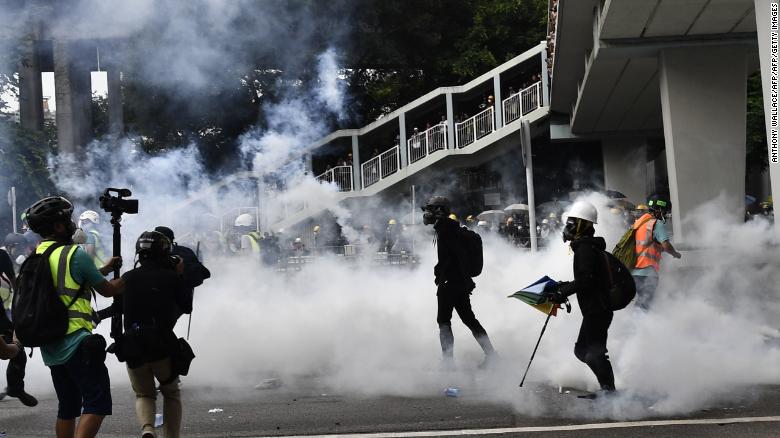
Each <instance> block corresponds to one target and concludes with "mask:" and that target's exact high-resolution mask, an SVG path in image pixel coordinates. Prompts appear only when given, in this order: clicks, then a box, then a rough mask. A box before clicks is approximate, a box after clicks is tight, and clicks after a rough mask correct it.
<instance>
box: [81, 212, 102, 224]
mask: <svg viewBox="0 0 780 438" xmlns="http://www.w3.org/2000/svg"><path fill="white" fill-rule="evenodd" d="M79 221H90V222H92V223H93V224H99V223H100V215H99V214H98V213H97V212H96V211H93V210H87V211H85V212H84V213H81V216H79Z"/></svg>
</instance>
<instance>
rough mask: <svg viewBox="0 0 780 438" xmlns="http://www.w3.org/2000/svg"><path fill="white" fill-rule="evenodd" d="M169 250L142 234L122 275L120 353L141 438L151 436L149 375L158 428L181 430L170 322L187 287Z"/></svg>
mask: <svg viewBox="0 0 780 438" xmlns="http://www.w3.org/2000/svg"><path fill="white" fill-rule="evenodd" d="M158 228H163V229H166V230H168V231H170V229H167V228H166V227H158ZM172 249H173V244H172V243H171V241H170V240H169V239H168V237H166V236H165V234H163V233H162V232H159V231H147V232H144V233H142V234H141V236H140V237H139V238H138V241H137V242H136V245H135V251H136V255H137V257H138V264H139V265H140V266H138V267H136V268H135V269H133V270H131V271H128V272H126V273H125V274H124V275H122V279H123V280H124V283H125V293H124V300H123V305H124V307H123V310H124V312H123V313H124V330H125V334H124V337H123V341H124V343H123V353H124V356H125V360H126V361H127V374H128V376H129V377H130V384H131V385H132V387H133V391H134V392H135V397H136V399H135V410H136V415H137V417H138V423H139V424H140V426H141V436H142V437H144V438H154V436H155V433H154V420H155V414H156V412H157V409H156V400H157V389H158V388H157V385H156V384H155V379H156V381H157V382H159V391H160V392H161V393H162V395H163V418H164V419H165V421H164V423H163V433H164V435H165V436H166V437H173V438H177V437H179V436H180V433H181V418H182V403H181V393H180V390H179V376H178V374H177V369H176V367H175V363H174V362H175V361H174V360H173V358H174V357H175V356H176V354H175V352H176V351H177V347H178V340H177V338H176V335H175V334H174V332H173V327H174V326H175V325H176V320H177V319H178V318H179V316H180V315H181V313H180V309H186V308H188V307H190V308H191V306H192V295H191V291H192V288H191V287H190V284H188V282H187V280H186V262H185V261H184V260H183V259H182V258H179V257H172ZM204 269H205V268H204Z"/></svg>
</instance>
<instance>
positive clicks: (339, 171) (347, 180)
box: [317, 166, 352, 192]
mask: <svg viewBox="0 0 780 438" xmlns="http://www.w3.org/2000/svg"><path fill="white" fill-rule="evenodd" d="M317 181H319V182H328V183H335V184H336V187H338V188H339V191H340V192H351V191H352V166H336V167H334V168H333V169H330V170H328V171H326V172H325V173H323V174H322V175H320V176H318V177H317Z"/></svg>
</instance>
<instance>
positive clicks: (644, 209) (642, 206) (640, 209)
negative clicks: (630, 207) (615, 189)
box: [636, 204, 649, 211]
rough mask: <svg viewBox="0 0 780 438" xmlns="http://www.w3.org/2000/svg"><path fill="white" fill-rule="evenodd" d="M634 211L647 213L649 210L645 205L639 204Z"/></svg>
mask: <svg viewBox="0 0 780 438" xmlns="http://www.w3.org/2000/svg"><path fill="white" fill-rule="evenodd" d="M636 209H637V210H639V211H647V210H649V209H648V208H647V205H645V204H639V205H637V206H636Z"/></svg>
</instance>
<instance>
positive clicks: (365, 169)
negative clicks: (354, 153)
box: [360, 145, 401, 188]
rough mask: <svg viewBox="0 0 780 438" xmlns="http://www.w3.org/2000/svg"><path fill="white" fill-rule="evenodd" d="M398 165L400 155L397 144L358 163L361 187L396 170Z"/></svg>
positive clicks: (399, 164) (399, 165) (399, 163)
mask: <svg viewBox="0 0 780 438" xmlns="http://www.w3.org/2000/svg"><path fill="white" fill-rule="evenodd" d="M400 167H401V155H400V154H399V153H398V146H397V145H396V146H395V147H392V148H390V149H388V150H386V151H384V152H382V154H380V155H379V156H377V157H374V158H372V159H370V160H368V161H366V162H365V163H363V164H361V165H360V173H361V174H362V176H363V188H366V187H368V186H370V185H372V184H374V183H376V182H378V181H379V180H381V179H384V178H387V177H388V176H389V175H392V174H394V173H396V172H398V169H399V168H400Z"/></svg>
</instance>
